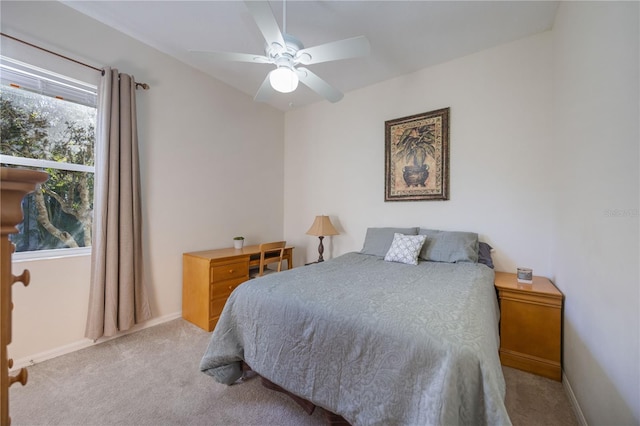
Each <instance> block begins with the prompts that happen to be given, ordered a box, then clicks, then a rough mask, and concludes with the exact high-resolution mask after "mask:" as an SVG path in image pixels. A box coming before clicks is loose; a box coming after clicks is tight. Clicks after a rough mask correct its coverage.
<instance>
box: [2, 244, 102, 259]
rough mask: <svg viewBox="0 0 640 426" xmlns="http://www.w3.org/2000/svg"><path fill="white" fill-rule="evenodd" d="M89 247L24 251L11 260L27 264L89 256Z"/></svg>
mask: <svg viewBox="0 0 640 426" xmlns="http://www.w3.org/2000/svg"><path fill="white" fill-rule="evenodd" d="M90 255H91V247H78V248H65V249H56V250H38V251H24V252H20V253H13V254H12V255H11V260H12V261H13V262H27V261H31V260H49V259H60V258H67V257H78V256H90Z"/></svg>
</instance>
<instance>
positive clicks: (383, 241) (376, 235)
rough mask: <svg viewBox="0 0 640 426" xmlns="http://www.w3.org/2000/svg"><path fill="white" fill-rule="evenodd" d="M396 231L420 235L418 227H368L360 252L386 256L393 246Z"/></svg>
mask: <svg viewBox="0 0 640 426" xmlns="http://www.w3.org/2000/svg"><path fill="white" fill-rule="evenodd" d="M395 233H398V234H404V235H418V228H368V229H367V235H366V236H365V237H364V245H363V246H362V250H360V253H362V254H373V255H375V256H380V257H384V256H385V255H386V254H387V252H388V251H389V247H391V243H392V242H393V235H394V234H395Z"/></svg>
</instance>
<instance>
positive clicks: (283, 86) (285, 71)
mask: <svg viewBox="0 0 640 426" xmlns="http://www.w3.org/2000/svg"><path fill="white" fill-rule="evenodd" d="M269 82H270V83H271V87H273V89H274V90H276V91H278V92H280V93H290V92H293V91H294V90H296V88H297V87H298V76H297V75H296V73H295V72H294V71H293V70H291V69H289V68H285V67H281V68H276V69H275V70H273V71H271V72H270V73H269Z"/></svg>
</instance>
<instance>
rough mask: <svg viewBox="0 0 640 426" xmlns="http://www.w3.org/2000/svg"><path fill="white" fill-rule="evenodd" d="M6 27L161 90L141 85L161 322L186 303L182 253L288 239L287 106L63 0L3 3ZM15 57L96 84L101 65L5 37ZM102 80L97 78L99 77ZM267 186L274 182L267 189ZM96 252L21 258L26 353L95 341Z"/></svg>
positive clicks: (18, 292)
mask: <svg viewBox="0 0 640 426" xmlns="http://www.w3.org/2000/svg"><path fill="white" fill-rule="evenodd" d="M0 7H1V12H2V13H1V15H2V17H1V19H2V22H1V24H2V31H3V32H5V33H7V34H10V35H14V36H17V37H19V38H22V39H24V40H26V41H28V42H31V43H34V44H36V45H39V46H42V47H45V48H48V49H50V50H53V51H54V52H58V53H61V54H65V55H68V56H70V57H72V58H74V59H77V60H80V61H82V62H85V63H88V64H90V65H94V66H97V67H101V66H105V65H109V66H112V67H116V68H119V69H120V71H121V72H126V73H129V74H133V75H134V76H135V77H136V80H137V81H141V82H146V83H148V84H149V85H150V86H151V90H149V91H138V93H137V95H138V96H137V100H138V126H139V140H140V155H141V179H142V189H143V193H142V198H143V202H144V207H143V216H144V245H145V249H146V256H145V274H146V279H147V283H148V286H149V289H150V292H149V293H150V295H151V299H152V300H151V306H152V310H153V315H154V317H155V318H158V317H166V316H171V315H179V313H180V311H181V308H182V306H181V288H182V253H183V252H187V251H193V250H203V249H208V248H215V247H228V246H230V245H231V238H232V237H233V236H235V235H238V234H243V235H244V236H245V237H246V238H247V243H257V242H259V241H262V240H266V239H280V238H282V235H283V225H282V223H283V216H284V214H283V190H282V189H279V188H282V187H283V179H284V171H283V170H284V164H283V159H282V158H283V147H284V145H283V144H284V142H283V139H284V125H283V114H282V113H281V112H279V111H277V110H275V109H273V108H271V107H268V106H265V105H263V104H258V103H255V102H253V100H252V99H251V98H250V97H248V96H246V95H244V94H241V93H240V92H238V91H236V90H235V89H232V88H230V87H228V86H226V85H224V84H222V83H220V82H218V81H216V80H214V79H212V78H210V77H208V76H206V75H204V74H202V73H200V72H198V71H195V70H194V69H192V68H189V67H187V66H185V65H184V64H181V63H179V62H177V61H176V60H174V59H172V58H170V57H168V56H167V55H164V54H162V53H160V52H158V51H157V50H155V49H152V48H150V47H148V46H146V45H143V44H141V43H139V42H137V41H135V40H133V39H131V38H129V37H127V36H125V35H123V34H122V33H119V32H117V31H114V30H112V29H110V28H108V27H106V26H104V25H102V24H100V23H98V22H96V21H94V20H92V19H90V18H88V17H86V16H84V15H82V14H79V13H78V12H76V11H74V10H73V9H71V8H68V7H67V6H64V5H62V4H60V3H58V2H7V1H3V2H2V3H1V4H0ZM2 52H3V54H4V55H9V56H16V57H17V59H22V60H25V61H27V59H29V61H30V62H32V63H34V65H38V66H41V67H43V68H49V69H52V70H53V71H57V72H61V73H65V74H67V75H72V76H74V77H77V78H83V79H85V80H90V79H94V80H96V79H97V78H98V76H99V73H98V72H96V71H92V70H89V69H87V68H85V67H82V66H78V65H74V64H72V63H70V62H67V61H64V60H60V59H57V58H55V57H53V56H51V55H48V54H44V53H40V52H38V51H36V50H34V49H33V48H30V47H26V46H24V45H21V44H19V43H16V42H12V41H10V40H8V39H6V38H4V37H3V38H2ZM96 81H97V80H96ZM264 188H269V190H268V191H265V190H264ZM89 263H90V257H89V256H83V257H77V258H70V259H63V260H60V259H58V260H43V261H30V262H20V263H17V264H15V265H14V269H15V270H16V271H21V270H22V269H24V268H28V269H30V270H31V271H32V283H31V285H30V286H29V287H27V288H22V287H18V286H17V285H16V286H14V301H15V310H14V316H13V318H14V320H13V343H12V344H11V345H10V347H9V352H10V356H11V357H13V358H14V359H20V358H22V357H26V356H32V355H34V354H40V353H43V352H47V351H50V350H54V349H57V348H60V347H64V346H65V345H74V344H76V343H77V342H79V341H82V340H83V335H84V324H85V320H86V318H85V317H86V311H87V300H88V286H89V277H90V266H89Z"/></svg>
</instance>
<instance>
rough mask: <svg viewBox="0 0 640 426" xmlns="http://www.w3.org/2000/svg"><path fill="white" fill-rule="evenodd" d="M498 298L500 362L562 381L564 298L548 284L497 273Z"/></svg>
mask: <svg viewBox="0 0 640 426" xmlns="http://www.w3.org/2000/svg"><path fill="white" fill-rule="evenodd" d="M495 286H496V289H497V290H498V297H499V299H500V361H501V362H502V364H503V365H506V366H509V367H513V368H517V369H520V370H524V371H528V372H530V373H534V374H538V375H541V376H545V377H548V378H550V379H554V380H558V381H561V380H562V307H563V295H562V293H561V292H560V290H558V289H557V288H556V286H554V285H553V284H552V283H551V281H549V280H548V279H547V278H544V277H535V276H534V277H533V283H532V284H523V283H519V282H518V280H517V278H516V274H510V273H506V272H496V277H495Z"/></svg>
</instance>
